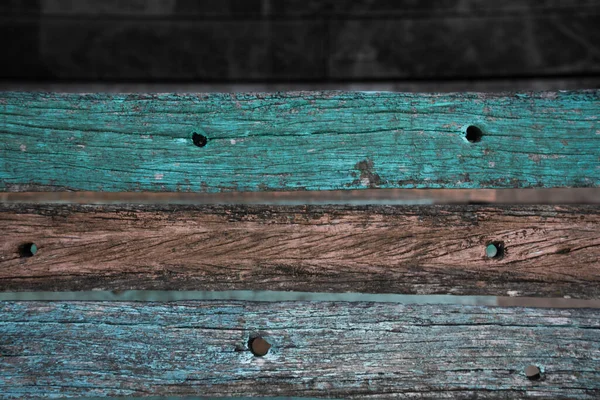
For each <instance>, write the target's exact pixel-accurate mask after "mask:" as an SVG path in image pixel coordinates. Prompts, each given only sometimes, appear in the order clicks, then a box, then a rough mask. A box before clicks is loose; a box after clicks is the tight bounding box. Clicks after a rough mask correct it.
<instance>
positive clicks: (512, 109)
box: [0, 90, 600, 193]
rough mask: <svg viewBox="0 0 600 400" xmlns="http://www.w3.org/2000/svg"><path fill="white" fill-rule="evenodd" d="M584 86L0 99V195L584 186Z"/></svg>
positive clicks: (588, 97)
mask: <svg viewBox="0 0 600 400" xmlns="http://www.w3.org/2000/svg"><path fill="white" fill-rule="evenodd" d="M599 93H600V91H598V90H588V91H574V92H566V91H565V92H542V93H501V94H492V93H490V94H482V93H463V94H458V93H451V94H408V93H389V92H287V93H237V94H67V93H61V94H57V93H15V92H2V93H0V113H1V114H2V119H0V130H2V132H3V133H2V135H3V146H2V148H0V159H2V160H3V161H4V162H3V163H2V164H0V190H1V191H8V192H23V191H102V192H123V191H125V192H127V191H133V192H140V191H152V192H204V193H218V192H234V191H254V192H257V191H317V190H352V189H373V188H379V189H386V188H387V189H394V188H396V189H409V188H447V189H479V188H552V187H598V186H600V180H599V177H598V176H599V175H598V168H597V167H598V158H599V157H600V145H599V143H600V135H598V132H600V122H599V120H598V119H597V111H598V104H599V102H598V100H599Z"/></svg>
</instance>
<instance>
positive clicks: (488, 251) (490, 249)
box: [485, 243, 498, 258]
mask: <svg viewBox="0 0 600 400" xmlns="http://www.w3.org/2000/svg"><path fill="white" fill-rule="evenodd" d="M485 255H486V256H488V257H489V258H494V257H496V256H497V255H498V248H497V247H496V245H495V244H493V243H490V244H488V245H487V247H486V248H485Z"/></svg>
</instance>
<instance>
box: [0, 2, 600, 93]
mask: <svg viewBox="0 0 600 400" xmlns="http://www.w3.org/2000/svg"><path fill="white" fill-rule="evenodd" d="M0 18H2V19H3V20H4V21H2V23H1V25H3V26H4V29H3V31H5V32H6V31H8V32H12V33H18V34H11V35H8V34H5V35H2V36H0V44H1V45H3V48H4V49H5V58H6V59H7V60H10V62H5V63H2V64H1V65H0V77H5V78H20V79H40V78H43V79H65V80H69V79H70V80H98V79H103V80H106V79H109V80H138V81H139V80H174V81H178V80H179V81H181V80H189V81H198V80H200V81H219V82H227V81H239V80H242V81H252V80H264V81H266V80H269V81H272V82H276V81H280V82H281V81H284V82H285V81H289V80H295V81H305V80H312V81H336V80H373V79H375V80H378V79H387V80H394V79H407V80H411V79H417V80H421V79H449V80H453V79H457V78H461V79H463V78H467V79H478V78H482V79H487V78H510V77H514V76H516V77H521V78H522V77H560V78H565V77H578V76H583V77H594V76H595V75H598V74H599V73H600V56H599V54H598V51H597V46H596V43H598V42H599V41H600V29H599V28H598V26H599V24H598V23H597V20H598V19H599V18H600V2H599V1H597V0H586V1H578V2H568V1H566V0H547V1H535V0H528V1H516V0H506V1H494V2H481V1H477V0H468V1H464V0H461V1H459V0H445V1H412V0H407V1H396V2H392V1H350V0H348V1H327V2H322V1H309V2H307V1H297V0H291V1H279V0H278V1H272V0H263V1H258V0H253V1H250V0H245V1H239V0H237V1H236V0H229V1H225V0H219V1H210V2H206V1H201V2H198V1H181V0H179V1H176V0H156V1H144V2H140V1H136V2H132V1H128V2H125V1H120V2H116V1H91V0H85V1H73V0H70V1H64V0H45V1H39V2H38V1H35V2H25V3H22V2H15V1H10V2H8V3H7V4H4V3H3V4H2V5H0ZM8 32H6V33H8ZM31 38H33V45H32V43H31V40H30V39H31ZM490 49H493V51H491V50H490ZM32 60H35V61H36V62H35V63H32V62H31V61H32Z"/></svg>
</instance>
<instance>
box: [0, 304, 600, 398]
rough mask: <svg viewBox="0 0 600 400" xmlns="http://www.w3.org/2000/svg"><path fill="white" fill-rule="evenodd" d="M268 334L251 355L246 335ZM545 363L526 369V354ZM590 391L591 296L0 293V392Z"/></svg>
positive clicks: (594, 323)
mask: <svg viewBox="0 0 600 400" xmlns="http://www.w3.org/2000/svg"><path fill="white" fill-rule="evenodd" d="M257 334H260V335H261V336H263V337H264V338H266V339H267V340H268V341H269V343H271V344H272V345H273V347H272V351H269V353H268V354H267V355H266V356H264V357H254V356H253V355H252V353H251V352H250V351H249V349H248V348H247V343H248V339H249V338H250V337H253V336H254V335H257ZM530 364H533V365H537V366H539V367H540V368H541V369H542V379H541V380H539V381H533V382H532V381H529V380H528V379H527V378H526V376H525V373H524V369H525V367H526V366H527V365H530ZM300 394H302V395H304V396H307V397H308V396H319V397H324V396H327V397H338V398H349V397H352V398H364V397H369V396H374V397H383V398H387V397H392V396H396V397H414V396H417V397H419V396H421V395H424V394H428V395H431V394H434V395H435V396H434V397H452V398H481V399H486V398H524V397H529V396H533V397H536V396H539V397H543V398H555V397H560V398H577V399H595V398H598V394H600V315H599V311H598V310H597V309H578V310H575V309H562V310H556V309H532V308H506V307H482V306H462V305H402V304H394V303H368V302H355V303H345V302H273V303H264V302H240V301H186V302H170V303H160V302H152V303H128V302H71V303H68V302H0V397H1V398H32V397H72V396H75V397H82V396H146V395H149V396H160V395H170V396H173V395H179V396H234V397H237V396H259V397H262V396H284V395H300Z"/></svg>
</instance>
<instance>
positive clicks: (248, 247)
mask: <svg viewBox="0 0 600 400" xmlns="http://www.w3.org/2000/svg"><path fill="white" fill-rule="evenodd" d="M0 230H1V231H2V232H3V233H4V235H5V240H4V241H3V242H2V243H0V290H3V291H73V290H75V291H84V290H131V289H138V290H217V291H222V290H284V291H289V290H293V291H301V292H362V293H399V294H454V295H493V296H543V297H567V298H574V299H598V298H600V285H598V283H599V282H600V269H599V268H598V266H599V265H600V264H599V262H598V260H599V257H600V235H599V232H600V209H598V207H596V206H456V205H454V206H376V205H373V206H315V205H313V206H267V205H260V206H258V205H210V206H209V205H199V206H185V205H152V206H151V205H118V206H117V205H115V206H111V205H104V206H99V205H96V206H92V205H28V204H13V205H7V204H5V205H0ZM31 245H35V250H36V251H35V254H33V252H32V251H31V250H32V248H31V247H27V246H31ZM490 246H495V248H496V250H497V251H496V252H495V253H494V255H493V257H489V254H487V253H486V250H487V249H488V247H490Z"/></svg>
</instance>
